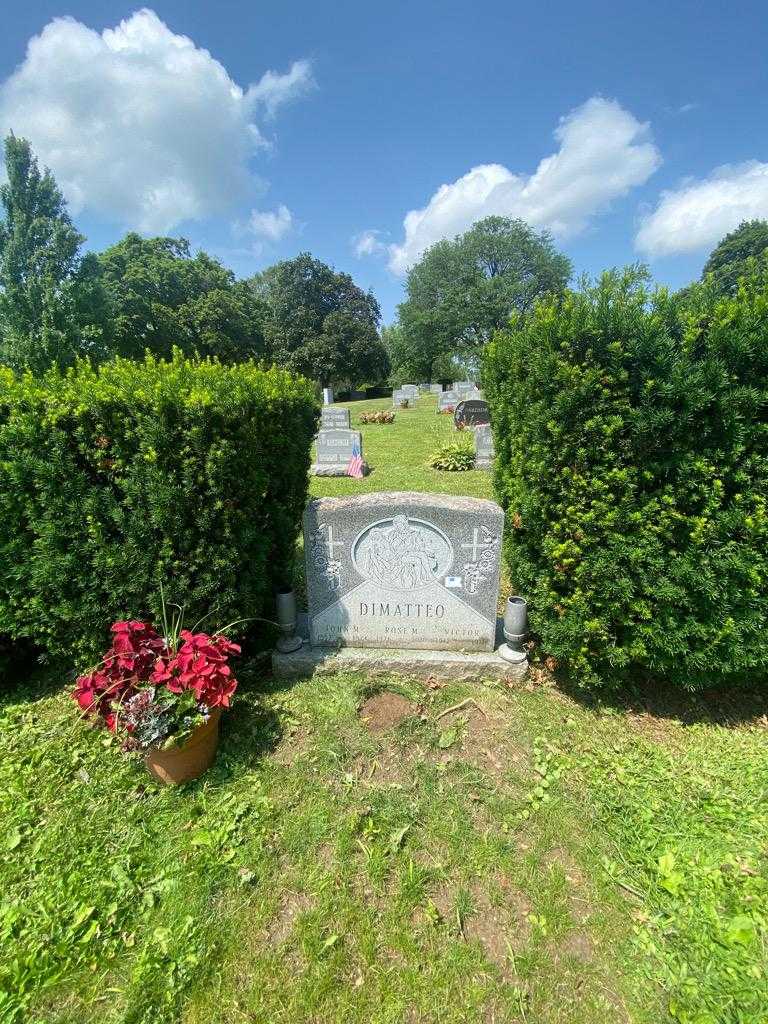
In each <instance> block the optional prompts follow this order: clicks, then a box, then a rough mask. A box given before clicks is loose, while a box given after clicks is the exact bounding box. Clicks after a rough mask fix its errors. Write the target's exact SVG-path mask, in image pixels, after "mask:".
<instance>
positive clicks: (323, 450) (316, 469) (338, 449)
mask: <svg viewBox="0 0 768 1024" xmlns="http://www.w3.org/2000/svg"><path fill="white" fill-rule="evenodd" d="M355 442H357V445H358V446H359V449H360V454H361V455H362V454H363V439H362V436H361V434H360V431H359V430H342V429H336V428H331V429H330V430H321V431H320V433H319V434H318V435H317V437H316V438H315V450H316V453H317V457H316V460H315V462H314V463H313V464H312V469H311V472H312V473H313V474H314V475H315V476H346V475H347V466H348V465H349V460H350V459H351V458H352V454H353V448H354V445H355ZM367 469H368V467H367V466H366V465H365V463H364V464H363V472H364V473H365V472H367Z"/></svg>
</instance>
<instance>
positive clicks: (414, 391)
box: [400, 384, 419, 398]
mask: <svg viewBox="0 0 768 1024" xmlns="http://www.w3.org/2000/svg"><path fill="white" fill-rule="evenodd" d="M400 390H401V391H404V392H405V393H406V395H408V396H409V397H410V398H418V397H419V385H418V384H403V386H402V387H401V388H400Z"/></svg>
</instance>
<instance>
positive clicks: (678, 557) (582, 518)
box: [483, 264, 768, 689]
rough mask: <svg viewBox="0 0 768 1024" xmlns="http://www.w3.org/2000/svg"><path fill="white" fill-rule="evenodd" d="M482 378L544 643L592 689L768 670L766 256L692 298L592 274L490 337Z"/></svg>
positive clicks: (518, 561)
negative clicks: (634, 676) (734, 284)
mask: <svg viewBox="0 0 768 1024" xmlns="http://www.w3.org/2000/svg"><path fill="white" fill-rule="evenodd" d="M694 307H695V308H694ZM483 386H484V388H485V390H486V392H487V395H488V398H489V401H490V404H491V409H492V413H493V432H494V441H495V450H496V467H497V468H496V487H497V491H498V495H499V500H500V501H501V503H502V504H503V506H504V508H505V509H506V511H507V516H508V529H507V540H506V544H507V549H506V553H507V557H508V560H509V564H510V569H511V574H512V580H513V585H514V587H515V589H516V591H517V592H518V593H520V594H523V595H524V596H526V597H527V598H528V601H529V607H530V622H531V628H532V631H533V633H534V635H535V636H536V637H537V638H538V640H539V642H540V649H541V650H543V652H545V653H546V654H548V655H551V656H553V657H554V658H556V659H557V660H558V661H559V662H560V663H563V664H564V665H566V666H567V667H568V668H569V669H570V671H571V673H572V675H573V677H574V678H575V679H576V680H577V681H579V682H581V683H582V684H584V685H591V686H596V687H597V686H600V685H608V684H610V683H614V682H616V681H617V680H620V679H621V678H622V677H623V676H625V675H626V674H628V673H630V672H632V671H636V670H638V669H640V670H641V671H646V672H648V673H652V674H653V675H654V676H658V677H664V678H666V679H668V680H670V681H672V682H674V683H675V684H677V685H679V686H681V687H685V688H691V689H695V688H701V687H704V686H707V685H709V684H722V683H723V682H724V681H725V680H726V679H728V680H730V681H735V680H737V679H743V678H752V679H759V680H765V678H766V674H767V672H768V509H767V507H766V505H767V502H768V264H763V265H762V267H760V268H759V269H758V270H756V271H755V272H754V273H753V276H752V277H751V279H750V280H749V281H745V282H744V283H743V284H742V287H741V289H740V290H739V293H738V294H737V295H736V296H734V297H733V298H730V299H718V298H717V297H716V296H714V295H711V294H708V293H707V291H706V289H704V291H702V293H701V294H699V295H698V297H697V302H696V303H695V304H693V305H691V306H689V308H688V311H686V310H685V309H684V308H683V307H682V306H681V305H680V304H679V303H676V302H675V301H674V300H672V299H670V298H669V297H668V296H667V295H666V294H665V293H663V292H660V293H656V294H649V293H648V292H647V290H646V288H645V286H644V284H643V281H642V279H641V278H640V277H639V275H638V274H637V272H634V273H633V272H628V273H626V274H624V275H618V274H608V275H605V276H604V278H603V279H602V280H601V282H600V283H599V284H598V285H596V286H594V287H588V288H586V289H585V290H583V291H582V292H581V293H579V294H573V293H571V294H569V295H567V296H566V297H565V298H564V299H563V300H562V301H560V302H557V301H556V300H552V301H545V302H542V303H540V304H539V305H538V306H537V308H536V309H535V311H534V312H533V314H532V315H531V316H530V317H529V318H527V319H525V320H518V321H517V322H516V323H513V325H512V327H511V329H510V330H508V331H506V332H502V333H500V334H499V335H498V336H497V337H496V338H495V340H494V341H493V342H492V343H491V344H490V345H489V346H488V350H487V353H486V358H485V363H484V370H483Z"/></svg>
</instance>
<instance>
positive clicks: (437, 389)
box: [429, 384, 443, 395]
mask: <svg viewBox="0 0 768 1024" xmlns="http://www.w3.org/2000/svg"><path fill="white" fill-rule="evenodd" d="M429 390H430V391H431V392H432V394H433V395H442V393H443V385H442V384H430V385H429Z"/></svg>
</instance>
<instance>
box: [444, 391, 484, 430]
mask: <svg viewBox="0 0 768 1024" xmlns="http://www.w3.org/2000/svg"><path fill="white" fill-rule="evenodd" d="M453 422H454V425H455V426H457V427H477V426H479V425H480V424H481V423H490V422H491V411H490V409H489V408H488V403H487V402H484V401H483V400H482V399H481V398H465V399H463V400H462V401H461V402H459V404H458V405H457V406H456V409H455V411H454V413H453Z"/></svg>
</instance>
